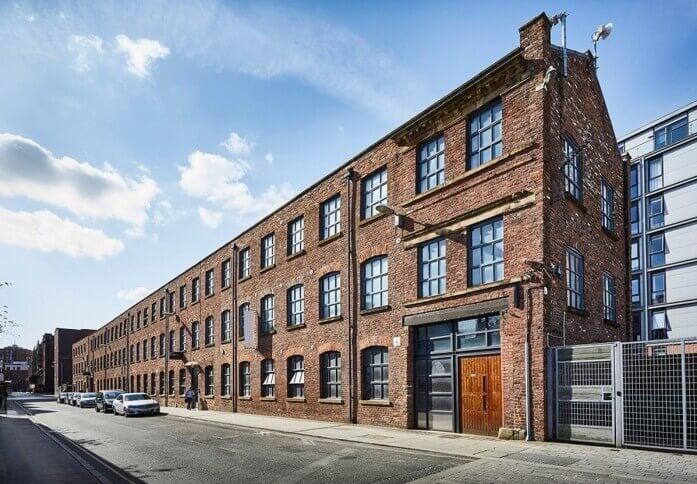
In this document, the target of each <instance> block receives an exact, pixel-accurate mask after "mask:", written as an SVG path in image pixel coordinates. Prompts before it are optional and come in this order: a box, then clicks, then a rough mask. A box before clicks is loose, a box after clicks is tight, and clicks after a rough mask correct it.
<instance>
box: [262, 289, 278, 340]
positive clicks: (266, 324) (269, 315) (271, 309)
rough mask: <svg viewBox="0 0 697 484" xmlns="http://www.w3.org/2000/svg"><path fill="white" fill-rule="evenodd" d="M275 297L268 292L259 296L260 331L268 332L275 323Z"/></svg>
mask: <svg viewBox="0 0 697 484" xmlns="http://www.w3.org/2000/svg"><path fill="white" fill-rule="evenodd" d="M275 304H276V303H275V298H274V296H273V294H268V295H266V296H264V297H263V298H261V332H262V333H269V332H271V331H273V329H274V327H275V325H276V309H275Z"/></svg>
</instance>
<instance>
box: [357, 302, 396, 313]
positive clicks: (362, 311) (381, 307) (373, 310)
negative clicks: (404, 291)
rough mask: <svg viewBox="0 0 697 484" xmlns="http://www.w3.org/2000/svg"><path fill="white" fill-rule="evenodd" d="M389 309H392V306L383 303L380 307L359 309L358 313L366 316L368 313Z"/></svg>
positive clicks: (382, 311)
mask: <svg viewBox="0 0 697 484" xmlns="http://www.w3.org/2000/svg"><path fill="white" fill-rule="evenodd" d="M390 310H392V306H390V305H389V304H387V305H385V306H380V307H377V308H371V309H361V312H360V314H361V316H367V315H369V314H377V313H384V312H386V311H390Z"/></svg>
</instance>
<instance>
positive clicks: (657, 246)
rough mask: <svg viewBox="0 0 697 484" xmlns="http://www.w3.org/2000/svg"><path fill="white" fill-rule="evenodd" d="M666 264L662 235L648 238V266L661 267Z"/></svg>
mask: <svg viewBox="0 0 697 484" xmlns="http://www.w3.org/2000/svg"><path fill="white" fill-rule="evenodd" d="M665 263H666V252H665V237H664V236H663V234H654V235H651V236H649V265H650V266H651V267H657V266H662V265H663V264H665Z"/></svg>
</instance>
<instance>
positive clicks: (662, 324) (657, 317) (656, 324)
mask: <svg viewBox="0 0 697 484" xmlns="http://www.w3.org/2000/svg"><path fill="white" fill-rule="evenodd" d="M649 324H650V325H651V327H650V329H651V339H666V338H668V328H669V327H670V325H669V322H668V316H667V315H666V311H665V310H660V311H651V317H650V319H649Z"/></svg>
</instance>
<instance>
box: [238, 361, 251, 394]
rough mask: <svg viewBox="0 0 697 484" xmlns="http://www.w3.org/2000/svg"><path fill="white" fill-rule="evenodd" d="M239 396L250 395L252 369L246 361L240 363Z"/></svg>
mask: <svg viewBox="0 0 697 484" xmlns="http://www.w3.org/2000/svg"><path fill="white" fill-rule="evenodd" d="M240 396H241V397H251V396H252V370H251V367H250V365H249V362H248V361H243V362H242V363H240Z"/></svg>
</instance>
